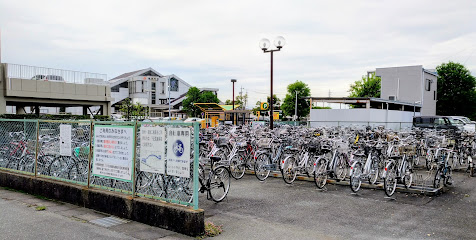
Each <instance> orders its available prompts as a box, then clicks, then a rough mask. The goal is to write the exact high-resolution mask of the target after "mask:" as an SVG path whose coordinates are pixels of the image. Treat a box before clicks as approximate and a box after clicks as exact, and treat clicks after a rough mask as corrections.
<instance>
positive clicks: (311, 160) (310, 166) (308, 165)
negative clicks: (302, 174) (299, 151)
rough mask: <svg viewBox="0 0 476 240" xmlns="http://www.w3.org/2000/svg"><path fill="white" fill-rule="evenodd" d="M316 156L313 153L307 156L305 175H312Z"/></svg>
mask: <svg viewBox="0 0 476 240" xmlns="http://www.w3.org/2000/svg"><path fill="white" fill-rule="evenodd" d="M317 159H318V157H317V156H314V155H313V154H312V155H310V156H309V159H308V160H307V163H306V175H307V176H308V177H314V163H316V162H317Z"/></svg>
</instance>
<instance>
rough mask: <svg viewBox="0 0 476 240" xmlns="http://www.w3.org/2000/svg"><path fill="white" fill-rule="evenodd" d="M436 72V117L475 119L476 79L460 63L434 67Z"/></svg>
mask: <svg viewBox="0 0 476 240" xmlns="http://www.w3.org/2000/svg"><path fill="white" fill-rule="evenodd" d="M436 71H437V72H438V93H437V95H438V97H437V100H438V102H437V104H436V113H437V114H438V115H450V116H467V117H470V118H472V119H475V117H476V92H475V87H476V79H475V77H474V76H472V75H471V73H470V71H469V70H468V69H467V68H466V67H465V66H463V65H462V64H460V63H454V62H451V61H450V62H448V63H443V64H441V65H439V66H438V67H436Z"/></svg>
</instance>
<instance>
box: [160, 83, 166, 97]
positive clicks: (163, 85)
mask: <svg viewBox="0 0 476 240" xmlns="http://www.w3.org/2000/svg"><path fill="white" fill-rule="evenodd" d="M160 85H161V86H160V89H161V90H162V91H161V93H162V94H165V83H164V82H161V83H160Z"/></svg>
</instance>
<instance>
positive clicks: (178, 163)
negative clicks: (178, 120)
mask: <svg viewBox="0 0 476 240" xmlns="http://www.w3.org/2000/svg"><path fill="white" fill-rule="evenodd" d="M190 135H191V133H190V129H188V128H167V175H172V176H178V177H186V178H190V137H191V136H190Z"/></svg>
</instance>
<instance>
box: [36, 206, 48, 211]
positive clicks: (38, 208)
mask: <svg viewBox="0 0 476 240" xmlns="http://www.w3.org/2000/svg"><path fill="white" fill-rule="evenodd" d="M35 210H36V211H44V210H46V207H45V206H38V207H36V208H35Z"/></svg>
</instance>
